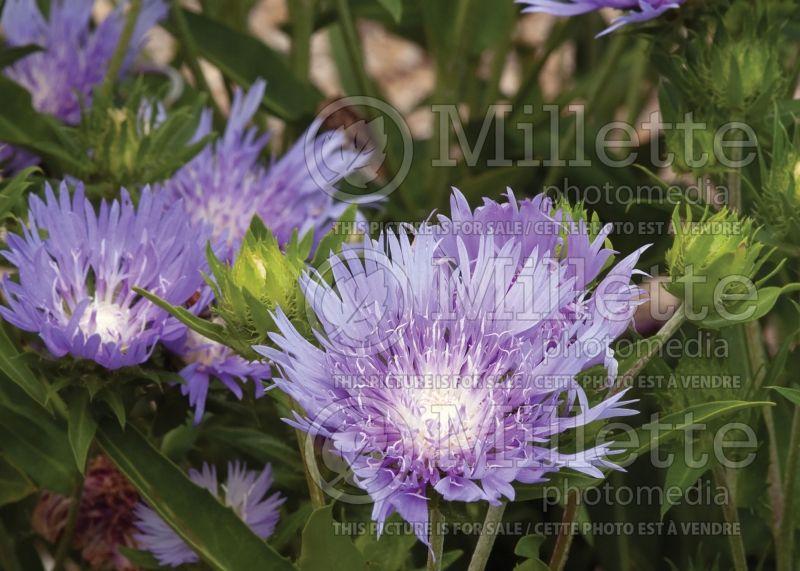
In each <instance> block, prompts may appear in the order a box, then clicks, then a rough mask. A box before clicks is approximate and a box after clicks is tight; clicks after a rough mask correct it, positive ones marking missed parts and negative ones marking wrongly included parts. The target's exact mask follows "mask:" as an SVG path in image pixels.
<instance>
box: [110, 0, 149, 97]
mask: <svg viewBox="0 0 800 571" xmlns="http://www.w3.org/2000/svg"><path fill="white" fill-rule="evenodd" d="M141 11H142V0H131V7H130V9H129V10H128V14H127V15H126V16H125V26H124V27H123V28H122V34H120V36H119V42H118V43H117V47H116V49H115V50H114V55H113V56H111V61H110V62H109V64H108V71H106V77H105V79H104V80H103V85H102V86H101V88H100V94H101V96H102V98H103V99H107V98H108V97H110V96H111V91H112V90H113V89H114V82H116V80H117V76H118V75H119V70H120V69H121V68H122V63H123V62H124V61H125V55H126V54H127V52H128V44H130V43H131V37H133V31H134V30H135V29H136V21H137V20H138V19H139V12H141Z"/></svg>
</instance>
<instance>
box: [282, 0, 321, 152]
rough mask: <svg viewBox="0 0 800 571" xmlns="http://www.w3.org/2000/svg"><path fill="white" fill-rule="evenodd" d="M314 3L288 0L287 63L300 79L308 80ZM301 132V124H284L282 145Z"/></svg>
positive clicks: (303, 0) (288, 143)
mask: <svg viewBox="0 0 800 571" xmlns="http://www.w3.org/2000/svg"><path fill="white" fill-rule="evenodd" d="M316 3H317V2H316V0H290V2H289V4H288V6H289V19H290V20H291V23H292V47H291V51H290V52H289V63H290V65H291V67H292V73H293V74H294V76H295V77H296V78H297V79H299V80H300V81H309V73H310V70H311V35H312V34H313V32H314V14H315V13H316ZM301 133H302V126H301V125H297V124H288V125H286V131H285V134H284V137H283V141H282V143H283V147H284V148H286V149H288V148H289V146H290V145H291V144H292V143H293V142H294V141H295V140H297V138H298V137H299V136H300V134H301Z"/></svg>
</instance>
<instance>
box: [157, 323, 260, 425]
mask: <svg viewBox="0 0 800 571" xmlns="http://www.w3.org/2000/svg"><path fill="white" fill-rule="evenodd" d="M168 346H169V347H170V349H172V350H173V351H174V352H175V353H177V354H178V355H180V356H181V357H182V358H183V360H184V361H185V362H186V366H185V367H184V368H183V369H181V371H180V375H181V377H183V379H184V380H185V381H186V383H185V384H183V385H181V392H182V393H183V394H184V395H186V396H188V397H189V405H190V406H193V407H194V422H195V424H199V423H200V420H201V419H202V418H203V413H204V412H205V407H206V398H207V397H208V388H209V386H210V384H211V378H212V377H214V378H217V379H219V380H220V381H221V382H222V384H224V385H225V386H226V387H227V388H228V390H230V391H231V392H232V393H233V394H234V395H236V398H238V399H241V398H242V396H243V393H242V388H241V386H240V383H246V382H248V381H251V382H252V383H253V387H254V391H255V396H256V398H259V397H261V396H263V395H264V391H265V389H264V385H263V384H262V383H263V381H267V380H269V379H270V378H272V368H271V367H270V365H269V364H267V363H261V362H257V361H255V362H250V361H248V360H247V359H244V358H243V357H240V356H239V355H237V354H236V353H234V352H233V351H232V350H231V349H230V348H229V347H226V346H225V345H222V344H221V343H217V342H216V341H211V340H210V339H208V338H206V337H203V336H202V335H200V334H199V333H197V332H195V331H192V330H189V331H187V333H186V336H185V337H183V338H181V340H180V341H179V342H177V343H169V344H168Z"/></svg>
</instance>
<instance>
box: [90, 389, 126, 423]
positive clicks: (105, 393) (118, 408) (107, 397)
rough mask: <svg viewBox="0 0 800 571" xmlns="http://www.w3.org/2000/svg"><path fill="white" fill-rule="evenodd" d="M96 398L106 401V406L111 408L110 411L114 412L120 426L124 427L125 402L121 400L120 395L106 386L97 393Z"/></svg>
mask: <svg viewBox="0 0 800 571" xmlns="http://www.w3.org/2000/svg"><path fill="white" fill-rule="evenodd" d="M97 400H99V401H101V402H104V403H106V404H107V405H108V408H109V409H111V412H113V413H114V416H115V417H116V419H117V422H119V426H120V428H125V423H126V422H127V415H126V413H125V403H124V402H123V401H122V396H120V394H119V393H118V392H117V391H115V390H113V389H110V388H106V389H103V390H102V391H100V392H99V393H98V394H97Z"/></svg>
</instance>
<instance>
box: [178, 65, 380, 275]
mask: <svg viewBox="0 0 800 571" xmlns="http://www.w3.org/2000/svg"><path fill="white" fill-rule="evenodd" d="M265 88H266V83H265V82H264V81H263V80H259V81H256V82H255V83H254V84H253V86H252V87H251V88H250V90H249V91H248V92H247V93H243V92H242V91H241V90H237V91H236V93H235V95H234V99H233V105H232V107H231V113H230V117H229V118H228V123H227V125H226V127H225V133H224V134H223V136H222V137H221V138H220V139H219V140H217V141H215V142H213V143H210V144H209V145H208V146H206V147H205V148H204V149H203V150H202V151H201V152H200V153H199V154H198V155H197V156H196V157H195V158H194V159H192V160H191V161H190V162H189V163H188V164H186V165H185V166H184V167H182V168H181V169H180V170H179V171H178V172H176V173H175V175H174V176H173V177H172V178H170V179H169V180H168V181H167V182H165V183H163V187H164V191H165V192H167V193H169V194H170V195H171V196H173V197H175V198H176V199H177V198H182V199H183V201H184V203H185V205H186V211H187V213H188V214H189V215H190V216H191V217H192V218H193V219H194V220H196V221H202V222H203V223H206V224H210V225H211V226H212V227H213V231H214V238H215V239H216V240H222V241H223V242H224V247H223V248H222V251H221V252H220V255H221V256H222V257H223V258H225V259H227V260H232V259H233V257H234V255H235V253H236V251H237V250H238V246H239V244H240V242H241V239H242V238H243V237H244V235H245V233H246V232H247V229H248V228H249V226H250V222H251V221H252V219H253V216H256V215H257V216H259V217H260V218H261V219H262V220H263V221H264V223H265V224H266V225H267V226H268V227H269V228H270V230H271V231H272V232H273V234H275V236H276V237H277V238H278V241H279V242H280V243H281V244H285V243H286V242H287V241H288V240H289V238H290V237H291V235H292V232H293V231H295V230H297V231H299V233H300V235H301V236H302V235H303V234H305V233H306V232H308V231H313V232H314V234H315V238H319V237H320V236H321V234H322V233H324V232H325V231H326V230H327V229H328V228H329V227H330V225H331V223H332V222H334V221H336V220H337V219H338V218H339V216H341V214H342V213H343V212H344V210H345V209H346V208H347V206H348V205H347V204H345V203H338V202H336V201H334V199H333V195H334V193H335V188H334V185H335V184H336V183H338V182H339V181H341V180H342V179H344V178H345V177H347V176H349V175H350V174H352V173H353V172H355V171H356V170H358V169H359V168H361V167H362V166H364V165H365V164H366V162H367V159H368V158H369V157H368V156H365V155H364V154H361V153H357V152H355V151H350V150H348V149H347V148H346V144H345V139H344V136H343V135H342V134H341V133H339V132H330V133H324V134H322V135H321V136H319V137H318V138H316V139H315V140H314V141H313V144H311V145H307V144H306V136H301V137H300V140H299V141H298V142H297V143H296V144H295V145H294V146H293V147H292V148H291V149H290V150H289V151H288V152H287V153H286V155H284V156H283V157H281V158H280V159H278V160H277V161H273V162H272V163H271V164H270V165H269V166H265V165H262V164H261V163H260V162H259V157H260V155H261V154H262V153H263V151H264V148H265V147H266V145H267V142H268V141H269V138H270V134H269V133H260V132H259V131H258V129H257V128H255V127H248V126H247V125H248V123H249V122H250V120H251V119H252V118H253V116H254V115H255V113H256V111H257V110H258V106H259V104H260V103H261V100H262V99H263V97H264V90H265ZM210 132H211V111H210V110H205V111H204V113H203V115H202V117H201V121H200V126H199V128H198V131H197V134H196V135H195V140H199V139H201V138H202V137H204V136H206V135H208V134H209V133H210ZM312 159H313V160H314V161H315V165H314V166H315V167H316V165H317V164H319V165H320V166H319V168H320V169H325V172H324V173H321V172H317V171H316V169H315V170H314V171H312V169H311V167H310V165H309V164H308V163H307V161H309V160H312ZM314 175H317V176H314ZM322 175H324V176H322Z"/></svg>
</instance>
